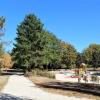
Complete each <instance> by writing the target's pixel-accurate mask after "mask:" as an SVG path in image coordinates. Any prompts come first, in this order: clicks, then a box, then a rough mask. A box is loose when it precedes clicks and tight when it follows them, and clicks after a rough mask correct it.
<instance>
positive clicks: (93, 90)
mask: <svg viewBox="0 0 100 100" xmlns="http://www.w3.org/2000/svg"><path fill="white" fill-rule="evenodd" d="M36 85H37V86H39V87H43V88H53V89H62V90H72V91H77V92H82V93H87V94H93V95H97V96H100V85H97V84H85V83H68V82H47V83H42V84H41V83H40V84H36Z"/></svg>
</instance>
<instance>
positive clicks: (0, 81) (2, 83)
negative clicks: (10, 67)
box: [0, 76, 9, 91]
mask: <svg viewBox="0 0 100 100" xmlns="http://www.w3.org/2000/svg"><path fill="white" fill-rule="evenodd" d="M8 78H9V76H0V91H1V90H2V89H3V88H4V86H5V84H6V83H7V81H8Z"/></svg>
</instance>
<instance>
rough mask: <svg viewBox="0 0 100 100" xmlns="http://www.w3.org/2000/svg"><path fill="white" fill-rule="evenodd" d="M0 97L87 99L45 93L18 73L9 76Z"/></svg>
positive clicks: (63, 99) (49, 99)
mask: <svg viewBox="0 0 100 100" xmlns="http://www.w3.org/2000/svg"><path fill="white" fill-rule="evenodd" d="M0 98H6V99H0V100H80V99H81V100H89V99H86V98H76V97H67V96H62V95H58V94H52V93H47V92H45V91H43V90H41V89H40V88H39V87H38V86H36V85H35V84H33V83H32V82H31V81H30V80H28V79H27V78H26V77H24V76H18V75H12V76H10V78H9V80H8V83H7V85H6V86H5V88H4V89H3V90H2V94H1V95H0Z"/></svg>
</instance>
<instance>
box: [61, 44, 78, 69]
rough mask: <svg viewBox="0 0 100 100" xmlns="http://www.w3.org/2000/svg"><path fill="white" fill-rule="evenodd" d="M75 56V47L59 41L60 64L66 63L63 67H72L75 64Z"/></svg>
mask: <svg viewBox="0 0 100 100" xmlns="http://www.w3.org/2000/svg"><path fill="white" fill-rule="evenodd" d="M76 56H77V52H76V49H75V48H74V47H73V46H72V45H71V44H67V43H64V42H61V64H63V66H64V65H66V67H65V68H72V67H73V65H75V62H76ZM74 67H75V66H74Z"/></svg>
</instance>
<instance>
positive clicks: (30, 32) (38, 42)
mask: <svg viewBox="0 0 100 100" xmlns="http://www.w3.org/2000/svg"><path fill="white" fill-rule="evenodd" d="M42 30H43V24H42V23H41V21H40V19H38V18H37V17H36V16H35V15H33V14H29V15H27V16H26V17H25V19H24V21H23V22H22V23H21V24H20V25H19V26H18V28H17V38H16V44H14V49H13V52H12V55H13V58H14V60H16V63H18V64H19V66H21V67H22V68H25V69H27V70H30V69H31V67H37V66H38V65H40V64H41V63H42V59H41V56H42V55H43V53H42V51H43V43H44V42H43V31H42Z"/></svg>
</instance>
